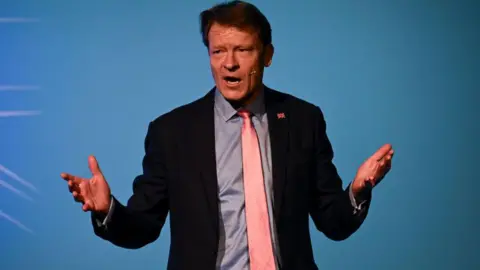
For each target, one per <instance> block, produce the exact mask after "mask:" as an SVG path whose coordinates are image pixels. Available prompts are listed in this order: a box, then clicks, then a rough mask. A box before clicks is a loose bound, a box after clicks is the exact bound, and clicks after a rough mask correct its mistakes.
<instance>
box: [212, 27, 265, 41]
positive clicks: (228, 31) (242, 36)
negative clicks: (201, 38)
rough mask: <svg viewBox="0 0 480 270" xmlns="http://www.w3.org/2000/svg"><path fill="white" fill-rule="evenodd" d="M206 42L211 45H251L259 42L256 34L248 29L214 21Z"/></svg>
mask: <svg viewBox="0 0 480 270" xmlns="http://www.w3.org/2000/svg"><path fill="white" fill-rule="evenodd" d="M208 42H209V43H210V45H212V46H218V45H238V44H250V45H253V44H255V43H257V42H259V38H258V34H257V33H256V32H255V31H253V30H249V29H239V28H237V27H234V26H228V25H220V24H218V23H214V24H213V25H212V26H211V27H210V30H209V32H208Z"/></svg>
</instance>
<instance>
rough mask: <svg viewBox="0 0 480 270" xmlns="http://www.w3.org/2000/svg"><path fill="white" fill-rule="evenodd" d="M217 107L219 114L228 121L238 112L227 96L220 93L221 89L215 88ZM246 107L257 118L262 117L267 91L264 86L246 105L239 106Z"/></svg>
mask: <svg viewBox="0 0 480 270" xmlns="http://www.w3.org/2000/svg"><path fill="white" fill-rule="evenodd" d="M215 108H216V109H217V110H218V112H219V114H220V116H221V117H223V119H224V120H225V122H226V121H228V120H230V119H231V118H232V117H234V116H235V115H236V114H237V110H235V109H234V108H233V107H232V105H231V104H230V103H229V102H228V101H227V100H226V99H225V97H224V96H223V95H222V94H221V93H220V91H219V90H218V89H217V88H215ZM240 109H245V110H247V111H249V112H251V113H253V114H254V115H255V116H256V117H257V118H260V117H261V116H262V115H263V114H264V113H265V93H264V88H263V87H262V89H261V90H260V93H259V94H258V95H257V97H256V98H255V99H254V100H253V101H252V102H251V103H250V104H248V105H247V106H246V107H244V108H239V110H240Z"/></svg>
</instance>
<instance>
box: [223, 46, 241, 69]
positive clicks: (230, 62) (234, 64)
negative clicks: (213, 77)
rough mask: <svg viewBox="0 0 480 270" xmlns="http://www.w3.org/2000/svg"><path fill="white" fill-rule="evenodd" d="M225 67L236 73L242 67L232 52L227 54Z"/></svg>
mask: <svg viewBox="0 0 480 270" xmlns="http://www.w3.org/2000/svg"><path fill="white" fill-rule="evenodd" d="M223 67H224V68H225V69H227V70H228V71H235V70H237V69H238V68H239V67H240V66H239V64H238V61H237V59H236V57H235V54H234V53H233V52H231V51H230V52H228V53H227V54H226V56H225V59H224V62H223Z"/></svg>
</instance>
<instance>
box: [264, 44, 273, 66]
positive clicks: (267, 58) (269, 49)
mask: <svg viewBox="0 0 480 270" xmlns="http://www.w3.org/2000/svg"><path fill="white" fill-rule="evenodd" d="M274 50H275V49H274V47H273V45H272V44H269V45H267V46H266V47H265V51H264V54H263V63H265V67H269V66H270V65H271V64H272V58H273V53H274Z"/></svg>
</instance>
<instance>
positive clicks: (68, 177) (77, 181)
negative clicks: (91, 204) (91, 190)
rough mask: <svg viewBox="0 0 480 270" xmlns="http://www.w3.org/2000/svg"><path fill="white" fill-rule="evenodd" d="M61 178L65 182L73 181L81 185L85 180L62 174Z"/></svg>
mask: <svg viewBox="0 0 480 270" xmlns="http://www.w3.org/2000/svg"><path fill="white" fill-rule="evenodd" d="M60 177H62V178H63V179H64V180H67V181H72V182H73V184H80V183H81V182H82V180H83V178H81V177H78V176H74V175H71V174H69V173H61V174H60Z"/></svg>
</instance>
